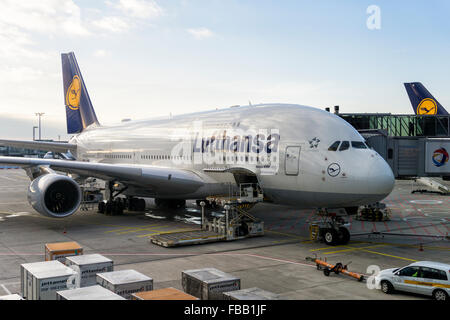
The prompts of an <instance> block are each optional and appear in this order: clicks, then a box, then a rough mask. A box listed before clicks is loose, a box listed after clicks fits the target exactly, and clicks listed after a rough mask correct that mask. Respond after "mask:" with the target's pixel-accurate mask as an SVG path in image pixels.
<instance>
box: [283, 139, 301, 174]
mask: <svg viewBox="0 0 450 320" xmlns="http://www.w3.org/2000/svg"><path fill="white" fill-rule="evenodd" d="M299 162H300V147H298V146H289V147H286V154H285V163H284V170H285V173H286V175H291V176H296V175H298V169H299Z"/></svg>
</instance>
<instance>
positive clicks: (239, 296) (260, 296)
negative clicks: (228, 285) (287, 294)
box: [223, 288, 281, 300]
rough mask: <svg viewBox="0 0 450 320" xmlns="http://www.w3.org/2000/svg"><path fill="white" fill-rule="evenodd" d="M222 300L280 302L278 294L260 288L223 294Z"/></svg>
mask: <svg viewBox="0 0 450 320" xmlns="http://www.w3.org/2000/svg"><path fill="white" fill-rule="evenodd" d="M223 298H224V300H281V298H280V296H279V295H278V294H276V293H273V292H270V291H265V290H262V289H260V288H248V289H241V290H236V291H230V292H224V293H223Z"/></svg>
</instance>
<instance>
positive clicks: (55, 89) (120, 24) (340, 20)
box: [0, 0, 450, 140]
mask: <svg viewBox="0 0 450 320" xmlns="http://www.w3.org/2000/svg"><path fill="white" fill-rule="evenodd" d="M373 5H375V6H377V8H378V9H379V19H378V20H376V21H377V25H376V28H373V27H371V28H369V27H368V20H369V21H372V22H373V21H374V20H373V19H372V18H373V11H370V12H369V13H368V8H369V7H370V6H373ZM0 8H1V10H0V139H27V140H28V139H30V140H31V139H32V134H33V126H35V125H37V117H36V116H35V113H36V112H44V113H45V114H44V116H43V118H42V138H43V139H54V140H58V139H61V140H65V139H67V138H68V135H67V134H66V123H65V109H64V96H63V89H62V74H61V56H60V54H61V53H63V52H70V51H73V52H75V55H76V57H77V60H78V64H79V66H80V69H81V72H82V74H83V78H84V80H85V83H86V86H87V88H88V91H89V95H90V97H91V100H92V103H93V105H94V108H95V111H96V113H97V117H98V119H99V121H100V123H101V124H105V125H107V124H112V123H115V122H120V121H121V119H124V118H131V119H145V118H152V117H160V116H168V115H169V114H183V113H189V112H196V111H202V110H210V109H215V108H225V107H229V106H232V105H248V104H249V101H250V102H251V103H252V104H257V103H273V102H279V103H296V104H302V105H308V106H312V107H317V108H322V109H323V108H325V107H331V108H332V107H333V106H334V105H339V106H340V110H341V112H382V113H384V112H390V113H394V114H408V113H412V108H411V105H410V103H409V100H408V97H407V94H406V91H405V90H404V87H403V82H412V81H420V82H422V83H423V84H424V85H425V86H426V87H427V88H428V89H429V91H430V92H431V93H432V94H433V95H434V96H435V98H437V99H438V100H439V102H440V103H441V104H442V105H443V106H444V107H448V108H450V91H449V90H448V88H449V81H448V77H449V74H450V72H449V71H450V62H449V57H450V41H449V40H450V36H449V35H450V19H449V17H450V2H449V1H446V0H430V1H414V2H411V1H406V0H405V1H403V0H390V1H375V0H370V1H364V0H354V1H350V0H348V1H345V0H344V1H334V0H326V1H325V0H317V1H301V0H292V1H290V0H272V1H270V0H39V1H38V0H21V1H16V0H0ZM372 26H373V24H372ZM449 110H450V109H449Z"/></svg>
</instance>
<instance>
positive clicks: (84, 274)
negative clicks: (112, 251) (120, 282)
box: [66, 254, 114, 288]
mask: <svg viewBox="0 0 450 320" xmlns="http://www.w3.org/2000/svg"><path fill="white" fill-rule="evenodd" d="M66 266H68V267H69V268H71V269H73V270H75V271H77V272H79V273H80V274H81V279H80V287H81V288H83V287H87V286H93V285H96V284H97V274H98V273H102V272H111V271H113V270H114V265H113V261H112V260H111V259H108V258H106V257H104V256H102V255H101V254H85V255H81V256H73V257H66Z"/></svg>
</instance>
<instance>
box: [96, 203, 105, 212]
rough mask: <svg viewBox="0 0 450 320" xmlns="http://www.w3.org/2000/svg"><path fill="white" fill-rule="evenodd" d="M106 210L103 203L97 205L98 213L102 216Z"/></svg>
mask: <svg viewBox="0 0 450 320" xmlns="http://www.w3.org/2000/svg"><path fill="white" fill-rule="evenodd" d="M105 210H106V205H105V202H104V201H100V202H99V203H98V213H101V214H104V213H105Z"/></svg>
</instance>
